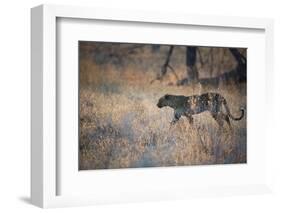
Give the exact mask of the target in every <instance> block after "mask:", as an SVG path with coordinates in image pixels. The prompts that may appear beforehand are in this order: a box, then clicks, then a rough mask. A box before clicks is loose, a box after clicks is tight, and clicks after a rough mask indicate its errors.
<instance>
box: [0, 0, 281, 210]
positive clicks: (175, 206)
mask: <svg viewBox="0 0 281 213" xmlns="http://www.w3.org/2000/svg"><path fill="white" fill-rule="evenodd" d="M279 2H280V1H279ZM41 3H56V4H71V5H75V4H79V5H81V6H99V7H112V8H123V9H140V10H154V11H165V12H173V13H176V12H186V13H192V14H216V15H231V16H251V17H270V18H274V20H275V34H274V36H275V44H274V46H275V49H274V53H275V62H274V65H275V82H273V83H275V90H274V91H273V93H274V97H275V105H274V107H275V112H274V115H276V116H275V120H274V122H275V131H274V132H275V137H274V138H275V141H272V142H271V143H272V147H273V150H274V151H273V153H272V155H273V158H274V162H275V163H274V165H273V168H275V169H274V175H275V176H274V179H275V187H274V193H273V194H272V195H259V196H242V197H225V198H208V199H207V198H202V199H191V200H185V201H171V202H157V203H139V204H122V205H121V204H120V205H108V206H95V207H82V208H71V209H55V210H47V211H52V212H63V211H67V212H76V211H83V212H122V213H126V212H148V211H149V212H150V211H151V212H183V211H184V212H217V213H218V212H227V213H231V212H278V210H279V212H280V210H281V204H280V201H281V183H280V180H281V166H280V165H279V164H278V162H281V155H280V154H279V152H280V150H281V137H280V133H279V132H280V130H281V128H280V123H278V119H281V116H280V114H281V113H280V112H278V111H277V109H281V101H280V99H281V96H280V91H281V90H280V88H281V86H280V85H281V74H280V73H281V62H280V60H279V58H280V56H281V45H280V44H281V13H280V8H281V6H279V5H278V0H276V1H274V0H261V1H257V0H255V1H254V0H253V1H250V0H247V1H246V0H232V1H225V0H212V1H210V0H193V1H190V0H183V1H180V0H172V1H171V0H170V1H167V0H165V1H164V0H159V1H157V0H154V1H152V0H141V1H130V0H118V1H117V0H115V1H114V0H112V1H110V0H103V1H97V0H88V1H87V0H80V1H79V3H78V2H77V3H76V1H74V0H68V1H67V0H57V1H48V0H46V1H38V0H9V1H5V2H4V1H2V2H1V7H0V16H1V18H0V24H1V25H0V26H1V32H0V38H1V39H0V42H1V45H0V64H1V66H0V72H1V75H0V94H1V96H0V97H1V102H0V125H1V126H0V138H1V140H0V165H1V167H0V168H1V170H0V173H1V174H0V212H12V211H15V212H37V211H39V210H40V209H38V208H36V207H34V206H32V205H30V204H29V188H30V183H29V179H30V165H29V164H30V156H29V154H30V151H29V149H30V8H31V7H33V6H37V5H39V4H41ZM278 84H279V85H278ZM278 125H279V126H278Z"/></svg>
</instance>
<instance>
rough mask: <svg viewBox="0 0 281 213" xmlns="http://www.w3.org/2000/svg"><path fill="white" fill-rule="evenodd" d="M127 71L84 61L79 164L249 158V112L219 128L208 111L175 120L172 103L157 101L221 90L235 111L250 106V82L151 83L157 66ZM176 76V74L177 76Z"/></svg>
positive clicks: (102, 165)
mask: <svg viewBox="0 0 281 213" xmlns="http://www.w3.org/2000/svg"><path fill="white" fill-rule="evenodd" d="M134 69H135V67H134V66H126V68H125V69H123V70H122V71H120V70H119V71H118V70H116V69H115V68H114V67H112V66H103V67H100V66H97V65H96V64H95V63H92V62H89V60H81V61H80V138H79V169H80V170H88V169H113V168H135V167H159V166H182V165H206V164H230V163H245V162H246V158H247V155H246V151H247V150H246V147H247V146H246V136H247V134H246V117H244V118H243V119H242V120H241V121H231V123H232V126H233V130H232V131H231V130H229V128H228V127H227V125H226V124H225V126H224V128H223V129H219V128H218V125H217V123H216V122H215V120H214V119H213V118H212V117H211V115H210V114H209V113H208V112H204V113H201V114H199V115H195V116H194V124H193V125H192V126H191V125H190V124H189V122H188V121H187V120H186V119H185V118H181V119H180V121H179V122H178V123H177V124H175V125H174V126H171V125H170V121H171V120H172V118H173V110H172V109H171V108H162V109H159V108H158V107H157V106H156V104H157V102H158V100H159V98H160V97H161V96H163V95H164V94H167V93H169V94H176V95H186V96H189V95H194V94H201V93H203V92H211V91H212V92H218V93H220V94H221V95H223V96H224V97H225V98H226V100H227V102H228V104H229V107H230V110H231V112H232V114H233V115H239V114H240V112H239V108H240V107H241V106H243V107H246V84H240V85H220V86H219V88H202V87H201V86H200V85H195V86H175V85H167V84H163V83H161V82H155V83H153V84H150V83H149V82H150V80H151V79H152V78H153V77H154V73H153V72H149V71H147V72H141V71H136V70H134ZM171 78H172V76H171Z"/></svg>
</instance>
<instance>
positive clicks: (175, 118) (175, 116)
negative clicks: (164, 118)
mask: <svg viewBox="0 0 281 213" xmlns="http://www.w3.org/2000/svg"><path fill="white" fill-rule="evenodd" d="M180 117H181V114H180V113H178V112H176V111H175V112H174V119H173V120H172V121H171V125H174V124H175V123H176V122H177V121H178V120H179V119H180Z"/></svg>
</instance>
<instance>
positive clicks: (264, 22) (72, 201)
mask: <svg viewBox="0 0 281 213" xmlns="http://www.w3.org/2000/svg"><path fill="white" fill-rule="evenodd" d="M59 18H64V19H83V20H85V19H87V20H100V21H118V25H120V26H122V23H125V22H134V23H153V24H154V25H155V26H156V25H166V26H168V27H173V26H178V25H180V26H200V27H207V28H213V29H215V28H219V29H222V28H224V29H228V30H230V31H231V30H232V29H233V30H234V29H238V30H239V29H242V30H243V29H253V30H258V31H261V32H263V33H264V42H265V44H264V45H265V46H264V47H265V48H264V50H265V52H264V62H265V63H264V65H265V67H264V69H262V70H263V73H262V74H264V76H266V79H261V80H263V81H264V82H265V86H266V87H265V88H262V89H261V90H262V92H264V94H265V98H266V103H264V104H267V107H269V108H270V107H271V104H272V103H273V102H272V96H271V95H270V91H271V89H272V87H273V85H272V82H273V81H272V78H273V61H272V60H273V59H272V58H273V21H272V20H271V19H256V18H241V17H216V16H203V15H188V14H173V13H171V14H166V13H160V12H148V11H122V10H112V9H100V8H85V7H74V6H54V5H41V6H38V7H35V8H32V10H31V27H32V29H31V42H32V45H31V56H32V63H31V65H32V66H31V69H32V70H31V82H32V84H31V86H32V88H31V90H32V91H31V97H32V103H31V112H32V113H31V131H32V132H31V201H32V203H33V204H34V205H37V206H40V207H43V208H47V207H63V206H76V205H92V204H99V203H116V202H129V201H133V202H138V201H143V200H165V199H178V198H186V197H198V196H199V197H200V196H214V195H219V196H220V195H233V194H238V195H240V194H252V193H264V192H270V191H271V170H270V168H271V165H270V160H269V157H270V142H271V141H270V129H271V125H272V122H270V119H271V118H270V117H271V116H270V110H268V112H269V114H268V116H266V117H264V121H263V122H264V124H265V126H266V130H265V131H264V133H262V134H263V138H264V141H261V143H262V144H263V145H262V146H263V148H265V149H264V151H263V153H262V154H263V155H266V157H267V158H266V161H265V165H264V166H263V167H262V168H261V169H260V170H261V171H259V172H261V173H264V177H265V178H262V179H261V180H259V181H258V183H256V182H255V183H254V184H249V183H245V184H242V183H241V184H239V185H237V184H233V185H219V186H216V187H215V186H210V187H205V186H204V187H200V186H199V184H200V183H198V182H197V183H194V188H192V189H191V188H189V190H186V188H185V187H183V188H182V189H180V188H177V187H174V186H173V185H169V187H167V188H163V189H161V190H157V189H155V191H151V192H150V191H143V192H141V193H140V192H139V191H138V190H136V192H134V190H133V189H132V190H131V191H128V193H127V194H123V195H122V196H120V195H119V194H118V193H116V192H112V193H111V192H109V191H106V193H107V194H106V193H104V195H102V196H99V195H98V194H97V195H95V196H92V195H87V194H85V195H83V194H82V195H81V194H80V195H58V184H59V181H58V174H59V172H60V169H61V168H60V167H59V166H58V162H57V161H58V159H59V156H58V155H59V153H58V152H57V144H56V141H57V137H58V136H57V134H58V133H57V128H56V127H57V116H58V115H57V101H58V100H57V98H58V96H57V87H58V84H59V83H60V82H59V81H58V79H57V73H56V70H57V58H56V57H57V54H56V51H57V45H58V44H57V39H56V36H57V20H58V19H59ZM69 154H71V153H69ZM158 169H159V168H158ZM186 169H188V168H187V167H183V168H181V171H183V170H186ZM154 170H157V168H151V169H149V171H150V172H151V173H153V172H154ZM208 170H212V168H208ZM139 171H141V170H139ZM139 171H136V170H135V172H136V173H138V172H139ZM108 172H110V171H108ZM209 172H210V171H209ZM154 175H155V176H157V175H160V174H157V173H155V174H154ZM172 178H175V177H173V176H172ZM125 181H126V180H125ZM101 184H105V183H101ZM153 190H154V189H153ZM111 194H112V196H111Z"/></svg>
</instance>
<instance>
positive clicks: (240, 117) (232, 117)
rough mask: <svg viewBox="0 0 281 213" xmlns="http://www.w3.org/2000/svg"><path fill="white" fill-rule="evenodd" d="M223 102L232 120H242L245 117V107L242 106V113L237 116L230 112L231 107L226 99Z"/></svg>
mask: <svg viewBox="0 0 281 213" xmlns="http://www.w3.org/2000/svg"><path fill="white" fill-rule="evenodd" d="M223 104H224V107H225V110H226V112H227V114H228V116H229V117H230V118H231V119H232V120H235V121H240V120H241V119H242V118H243V117H244V114H245V109H244V108H243V107H240V111H241V115H240V116H239V117H238V118H235V117H234V116H233V115H232V114H231V113H230V110H229V107H228V105H227V103H226V100H224V102H223Z"/></svg>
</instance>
